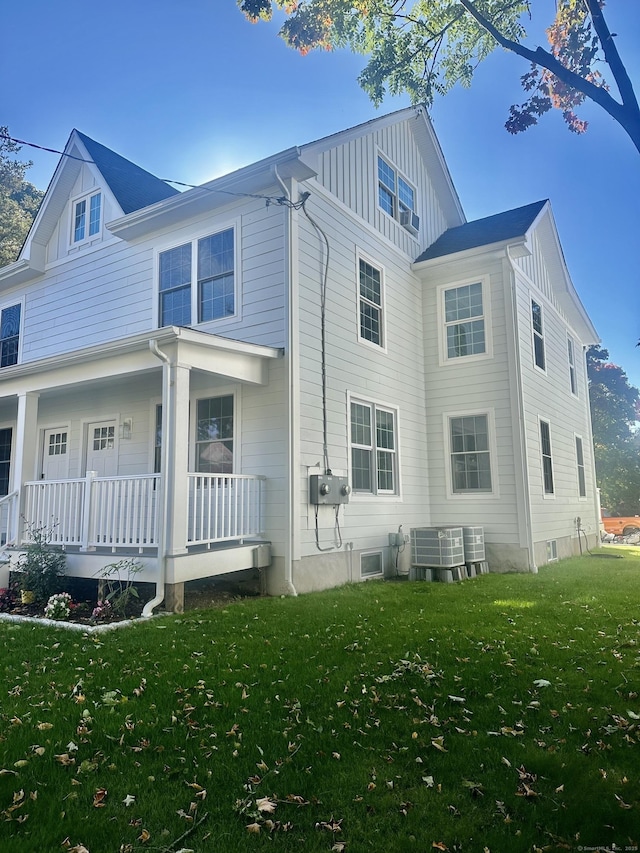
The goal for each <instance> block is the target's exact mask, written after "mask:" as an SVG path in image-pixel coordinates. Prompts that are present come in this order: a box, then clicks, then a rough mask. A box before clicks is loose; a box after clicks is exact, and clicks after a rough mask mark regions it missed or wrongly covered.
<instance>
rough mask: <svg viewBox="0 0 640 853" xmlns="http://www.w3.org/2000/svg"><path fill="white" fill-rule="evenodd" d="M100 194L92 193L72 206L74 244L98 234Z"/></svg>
mask: <svg viewBox="0 0 640 853" xmlns="http://www.w3.org/2000/svg"><path fill="white" fill-rule="evenodd" d="M101 216H102V194H101V193H93V194H92V195H88V196H86V197H85V198H81V199H78V201H76V202H74V204H73V223H72V238H73V242H74V243H81V242H82V241H83V240H86V239H88V238H89V237H93V236H95V235H96V234H99V233H100V220H101Z"/></svg>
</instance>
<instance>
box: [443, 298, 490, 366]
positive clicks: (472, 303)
mask: <svg viewBox="0 0 640 853" xmlns="http://www.w3.org/2000/svg"><path fill="white" fill-rule="evenodd" d="M444 324H445V332H446V342H445V356H446V358H447V359H451V358H462V357H464V356H469V355H481V354H483V353H485V352H486V351H487V342H486V337H485V316H484V305H483V298H482V284H481V282H475V283H474V284H465V285H462V286H461V287H452V288H450V289H449V290H445V291H444Z"/></svg>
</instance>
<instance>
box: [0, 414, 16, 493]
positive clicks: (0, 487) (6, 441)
mask: <svg viewBox="0 0 640 853" xmlns="http://www.w3.org/2000/svg"><path fill="white" fill-rule="evenodd" d="M12 432H13V431H12V429H11V427H5V428H4V429H0V497H4V496H5V495H8V494H9V474H10V469H11V439H12Z"/></svg>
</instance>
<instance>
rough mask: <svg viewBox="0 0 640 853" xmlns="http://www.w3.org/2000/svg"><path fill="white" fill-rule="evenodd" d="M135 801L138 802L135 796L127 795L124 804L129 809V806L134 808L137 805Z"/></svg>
mask: <svg viewBox="0 0 640 853" xmlns="http://www.w3.org/2000/svg"><path fill="white" fill-rule="evenodd" d="M135 801H136V798H135V797H134V796H133V794H127V796H126V797H125V798H124V800H123V801H122V802H123V803H124V804H125V806H127V808H128V807H129V806H132V805H133V804H134V803H135Z"/></svg>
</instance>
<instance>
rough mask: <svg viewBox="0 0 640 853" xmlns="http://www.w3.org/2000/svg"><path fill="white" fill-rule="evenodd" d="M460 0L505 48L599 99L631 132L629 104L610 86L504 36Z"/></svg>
mask: <svg viewBox="0 0 640 853" xmlns="http://www.w3.org/2000/svg"><path fill="white" fill-rule="evenodd" d="M458 2H459V3H460V5H461V6H463V7H464V8H465V9H466V11H467V12H468V13H469V14H470V15H471V17H472V18H474V19H475V20H476V21H477V22H478V23H479V24H480V26H481V27H483V29H485V30H486V31H487V32H488V33H489V34H490V35H492V36H493V38H494V39H495V40H496V41H497V42H498V44H499V45H501V47H504V49H505V50H509V51H511V52H512V53H516V54H517V55H518V56H521V57H523V59H528V60H529V61H530V62H533V63H534V64H535V65H541V66H542V67H543V68H546V69H547V71H550V72H551V73H552V74H555V76H556V77H557V78H558V79H559V80H561V81H562V82H563V83H566V85H567V86H570V87H571V88H572V89H577V90H578V92H582V93H583V95H586V96H587V98H590V99H591V100H592V101H595V103H596V104H598V105H599V106H601V107H602V108H603V109H604V110H605V111H606V112H608V113H609V115H610V116H611V117H612V118H614V119H615V120H616V121H617V122H619V123H620V124H621V125H622V126H623V127H624V128H625V129H626V130H627V132H629V130H628V122H627V121H626V110H625V104H621V103H619V102H618V101H616V99H615V98H613V97H612V96H611V95H610V94H609V93H608V92H607V90H606V89H604V88H602V87H601V86H595V85H594V84H593V83H591V82H590V81H589V80H585V78H584V77H580V75H579V74H576V73H575V72H573V71H570V70H569V69H568V68H567V67H566V66H564V65H563V64H562V63H561V62H559V61H558V60H557V59H556V58H555V56H554V55H553V54H552V53H549V52H548V51H547V50H544V48H542V47H538V48H536V50H531V49H530V48H528V47H525V45H523V44H520V42H517V41H513V40H512V39H509V38H507V37H506V36H503V35H502V33H501V32H500V31H499V30H498V29H497V28H496V27H495V26H494V25H493V24H492V23H491V21H489V20H488V19H487V18H485V16H484V15H483V14H482V13H481V12H479V11H478V9H477V8H476V7H475V6H474V4H473V3H472V2H471V0H458ZM607 32H608V30H607ZM632 138H633V137H632ZM633 141H634V143H635V144H636V146H637V144H638V143H637V141H636V139H635V138H633Z"/></svg>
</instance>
